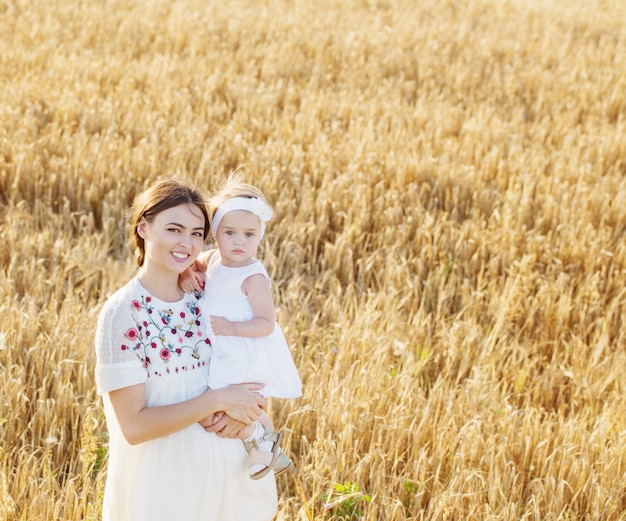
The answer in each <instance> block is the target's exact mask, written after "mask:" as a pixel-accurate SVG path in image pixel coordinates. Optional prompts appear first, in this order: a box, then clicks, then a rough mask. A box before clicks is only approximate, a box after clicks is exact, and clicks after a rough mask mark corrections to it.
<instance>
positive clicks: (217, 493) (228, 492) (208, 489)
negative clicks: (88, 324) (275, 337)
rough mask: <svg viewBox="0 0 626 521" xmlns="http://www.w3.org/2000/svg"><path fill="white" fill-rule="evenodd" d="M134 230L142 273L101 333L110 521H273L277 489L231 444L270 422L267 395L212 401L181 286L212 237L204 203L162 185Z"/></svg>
mask: <svg viewBox="0 0 626 521" xmlns="http://www.w3.org/2000/svg"><path fill="white" fill-rule="evenodd" d="M131 227H132V238H133V241H134V244H135V250H136V261H137V265H138V266H139V271H138V273H137V274H136V276H135V277H134V278H133V279H132V280H130V282H128V283H127V284H126V285H125V286H124V287H122V288H120V289H119V290H117V291H116V292H115V293H114V294H113V295H112V296H111V298H110V299H109V300H108V301H107V302H106V303H105V304H104V306H103V308H102V311H101V313H100V317H99V319H98V326H97V330H96V342H95V343H96V355H97V362H96V385H97V389H98V393H99V394H101V395H102V397H103V401H104V411H105V415H106V421H107V426H108V429H109V452H108V468H107V481H106V486H105V492H104V502H103V507H102V512H103V514H102V519H103V521H146V520H148V519H149V520H150V521H171V520H172V519H184V520H185V521H269V520H271V519H272V518H273V517H274V515H275V512H276V507H277V494H276V483H275V480H274V479H273V478H272V477H271V476H268V477H267V479H263V480H259V481H251V480H250V479H249V477H248V465H247V459H248V458H247V454H246V451H245V450H244V449H243V447H242V446H241V442H240V441H239V440H238V439H228V438H230V437H232V436H235V437H236V436H238V431H240V430H241V426H242V425H244V424H248V425H250V424H252V422H253V421H255V420H256V419H258V418H259V417H260V414H261V412H262V407H263V406H265V400H264V399H263V398H262V397H261V396H260V395H259V393H258V392H256V391H257V390H258V389H260V387H261V386H260V385H255V384H246V385H238V386H230V387H224V388H222V389H219V390H214V389H208V388H209V385H208V383H209V382H208V380H209V372H210V371H211V372H212V371H215V368H214V367H212V366H211V364H210V356H211V346H210V343H209V341H208V337H207V334H206V331H207V327H206V326H207V324H206V319H205V316H204V315H203V314H202V312H201V311H200V309H199V306H198V302H197V300H196V297H195V296H194V295H185V294H184V293H183V292H182V290H181V289H180V288H179V286H178V277H179V275H180V273H181V272H182V271H184V270H185V269H187V268H188V267H189V266H190V265H191V264H192V263H193V262H194V261H195V259H196V257H197V255H198V254H199V253H200V252H201V251H202V249H203V246H204V242H205V238H206V235H207V234H208V229H209V219H208V211H207V208H206V206H205V204H204V199H203V197H202V196H201V195H200V194H199V193H198V192H196V191H194V190H192V189H190V188H188V187H186V186H184V185H181V184H180V183H177V182H175V181H163V182H160V183H157V184H155V185H154V186H152V187H151V188H150V189H148V190H147V191H146V192H144V193H143V194H142V195H141V196H140V197H139V198H138V199H137V201H136V204H135V207H134V211H133V217H132V222H131ZM215 416H217V417H219V418H220V419H219V421H218V422H215V425H212V426H211V427H209V428H208V429H207V430H209V431H213V432H206V430H205V428H204V427H203V424H204V423H205V421H204V420H206V419H207V418H208V419H211V420H212V419H213V418H214V417H215ZM208 423H213V422H208ZM214 432H219V433H220V436H227V437H228V438H225V437H218V436H217V435H216V434H215V433H214Z"/></svg>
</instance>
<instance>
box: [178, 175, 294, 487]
mask: <svg viewBox="0 0 626 521" xmlns="http://www.w3.org/2000/svg"><path fill="white" fill-rule="evenodd" d="M209 206H210V208H211V210H212V214H213V219H212V230H213V235H214V237H215V241H216V243H217V247H218V249H217V250H209V251H207V252H204V253H201V254H200V255H199V256H198V260H197V261H196V267H197V268H198V271H206V275H205V280H204V281H202V278H201V277H197V276H195V277H190V276H189V275H187V277H186V278H184V279H181V287H182V288H183V289H186V290H188V291H192V290H198V289H199V288H200V287H201V286H202V282H204V296H203V297H202V298H201V299H200V309H201V310H202V314H203V315H205V316H207V317H210V328H209V337H210V339H211V344H212V346H213V356H212V358H211V373H210V377H209V386H210V387H211V388H212V389H221V388H223V387H225V386H229V385H233V384H240V383H244V382H259V383H262V384H264V387H263V389H261V390H260V391H259V392H260V393H261V394H262V395H263V396H264V397H270V396H273V397H277V398H296V397H298V396H301V395H302V391H301V387H302V382H301V381H300V377H299V376H298V371H297V369H296V367H295V364H294V362H293V359H292V357H291V353H290V352H289V347H288V345H287V342H286V340H285V336H284V335H283V332H282V331H281V329H280V327H279V326H278V324H277V323H276V318H275V312H274V302H273V298H272V293H271V282H270V278H269V276H268V274H267V271H266V270H265V268H264V267H263V265H262V264H261V263H260V262H259V261H258V260H257V259H256V258H255V255H256V252H257V248H258V246H259V243H260V241H261V238H262V237H263V234H264V232H265V223H266V222H267V221H268V220H269V219H270V218H271V217H272V210H271V209H270V207H269V206H268V205H267V203H266V201H265V198H264V197H263V194H262V193H261V192H260V191H259V190H258V189H256V188H254V187H253V186H251V185H248V184H246V183H243V182H241V181H240V180H239V179H238V178H236V177H232V176H231V177H230V178H229V179H228V181H227V182H226V185H225V186H224V188H223V189H222V190H221V191H220V192H218V193H217V194H216V195H215V197H213V199H212V200H211V203H210V205H209ZM244 435H247V437H246V438H245V439H244V446H245V447H246V450H247V451H248V453H249V455H250V476H251V477H252V478H253V479H259V478H262V477H263V476H265V475H266V474H267V473H268V472H269V471H270V470H272V469H273V470H274V474H275V475H278V474H280V473H281V472H284V471H285V470H287V469H288V468H289V467H290V466H291V461H290V460H289V459H288V458H287V456H285V455H284V453H283V452H282V451H281V450H280V447H279V444H280V440H281V435H280V433H278V432H276V431H274V429H273V427H272V424H271V421H270V420H269V418H268V417H267V415H265V414H264V415H262V418H261V421H259V422H256V423H255V425H254V426H253V427H250V428H248V429H246V430H245V431H243V432H242V436H244Z"/></svg>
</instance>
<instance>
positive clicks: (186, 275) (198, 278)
mask: <svg viewBox="0 0 626 521" xmlns="http://www.w3.org/2000/svg"><path fill="white" fill-rule="evenodd" d="M178 285H179V286H180V289H182V290H183V291H184V292H185V293H194V292H195V293H199V292H201V291H202V290H204V273H202V272H201V271H196V266H195V265H193V264H192V265H191V266H190V267H189V268H187V269H186V270H185V271H183V272H182V273H181V274H180V275H179V276H178Z"/></svg>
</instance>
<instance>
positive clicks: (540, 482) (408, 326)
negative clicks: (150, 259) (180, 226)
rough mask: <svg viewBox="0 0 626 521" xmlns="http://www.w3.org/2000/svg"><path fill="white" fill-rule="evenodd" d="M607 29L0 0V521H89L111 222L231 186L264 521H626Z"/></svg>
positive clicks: (370, 4)
mask: <svg viewBox="0 0 626 521" xmlns="http://www.w3.org/2000/svg"><path fill="white" fill-rule="evenodd" d="M625 20H626V4H624V3H623V2H618V1H615V2H612V1H608V0H597V1H596V0H569V1H567V2H566V1H564V0H554V1H552V2H550V1H542V0H468V1H466V2H460V1H454V0H423V1H418V0H343V1H339V0H317V1H315V0H259V1H252V0H234V1H226V2H216V1H214V0H202V1H201V0H75V1H69V0H46V1H44V0H0V237H2V240H3V245H2V247H1V248H0V268H1V269H0V316H1V320H0V520H2V521H13V520H29V521H39V520H42V521H43V520H45V521H48V520H68V521H70V520H71V521H73V520H83V519H84V520H96V519H99V514H100V504H101V499H102V492H103V483H104V478H105V475H106V455H107V436H106V428H105V424H104V417H103V413H102V410H101V402H100V400H99V398H98V396H97V395H96V393H95V382H94V363H95V356H94V352H93V336H94V329H95V321H96V318H97V315H98V312H99V309H100V307H101V305H102V304H103V303H104V301H105V299H106V298H107V297H108V296H109V295H110V294H111V293H112V292H113V291H114V290H115V289H116V288H118V287H119V286H121V285H122V284H123V283H124V282H125V281H126V280H128V278H129V277H131V276H132V275H133V273H134V266H133V263H132V253H131V251H130V249H129V248H128V246H127V239H126V227H125V223H126V218H127V208H128V206H129V205H130V204H131V202H132V200H133V198H134V196H135V195H136V194H137V193H138V192H139V191H141V190H143V189H144V188H145V187H146V186H148V185H149V184H150V183H152V182H153V181H155V180H156V179H158V178H161V177H167V176H170V175H176V176H178V177H180V178H182V179H185V180H189V181H190V182H193V183H195V184H196V185H197V186H198V187H199V188H201V189H202V190H204V191H206V193H207V194H209V193H210V192H211V191H213V190H214V189H215V187H216V186H217V184H219V183H220V182H221V180H223V178H224V176H226V175H227V174H228V173H229V172H231V171H232V170H234V169H237V168H239V169H240V170H241V172H242V174H243V175H244V176H245V178H246V179H247V180H248V181H250V182H252V183H255V184H257V185H259V186H260V187H261V188H262V189H263V190H264V191H265V193H266V194H267V196H268V199H269V200H270V202H271V204H272V205H273V207H274V209H275V212H276V217H275V219H274V220H273V221H272V222H271V223H270V225H269V227H268V233H267V235H266V237H265V238H264V243H263V252H262V258H263V261H264V263H265V264H266V266H267V267H268V271H269V272H270V274H271V275H272V277H273V279H274V286H273V288H274V296H275V300H276V305H277V310H278V320H279V323H280V324H281V326H282V327H283V329H284V331H285V334H286V336H287V339H288V341H289V343H290V345H291V347H292V350H293V355H294V359H295V361H296V363H297V365H298V368H299V370H300V373H301V376H302V379H303V382H304V396H303V397H302V398H299V399H297V400H293V401H281V402H274V403H272V404H271V415H272V417H273V418H274V421H275V423H276V424H277V425H278V426H281V428H282V430H283V433H284V435H285V440H286V441H285V450H286V452H287V453H288V454H289V455H290V456H291V457H292V459H293V460H294V461H295V463H296V469H295V470H294V471H293V472H291V473H290V474H288V475H286V476H284V477H280V478H278V489H279V498H280V504H279V512H278V515H277V517H276V519H277V521H286V520H302V521H304V520H331V519H344V520H356V519H363V520H367V521H374V520H376V521H387V520H389V521H391V520H393V521H398V520H405V519H411V520H441V521H443V520H532V521H540V520H541V521H552V520H606V521H609V520H619V519H626V485H625V483H626V404H625V400H624V393H625V392H626V372H625V371H624V368H625V364H626V339H625V333H624V328H623V327H622V322H623V319H624V317H625V311H626V310H625V299H626V285H625V280H626V279H625V277H626V265H625V256H626V241H625V236H624V234H625V228H626V29H625Z"/></svg>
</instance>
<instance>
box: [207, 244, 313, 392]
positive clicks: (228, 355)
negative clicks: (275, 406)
mask: <svg viewBox="0 0 626 521" xmlns="http://www.w3.org/2000/svg"><path fill="white" fill-rule="evenodd" d="M255 274H262V275H263V276H264V277H265V278H266V279H267V281H268V284H271V281H270V278H269V275H268V274H267V271H266V270H265V268H264V267H263V265H262V264H261V263H260V262H259V261H258V260H257V259H254V262H252V263H251V264H249V265H247V266H242V267H237V268H232V267H228V266H224V265H223V264H222V263H221V257H220V254H219V251H215V253H213V255H211V258H210V259H209V265H208V267H207V271H206V281H205V288H204V297H202V298H201V299H200V309H201V310H202V314H203V316H205V317H207V320H208V317H209V316H210V315H218V316H222V317H226V318H227V319H228V320H231V321H235V322H243V321H248V320H251V319H252V318H254V312H253V311H252V307H251V306H250V302H249V301H248V297H247V296H246V294H245V293H244V292H243V291H242V290H241V285H242V284H243V281H244V280H245V279H247V278H248V277H250V276H252V275H255ZM208 334H209V337H210V339H211V343H212V345H213V357H212V359H211V371H210V374H209V385H210V386H211V388H212V389H220V388H222V387H225V386H227V385H231V384H238V383H246V382H256V383H262V384H265V387H264V388H263V389H262V390H261V391H259V392H260V393H261V394H262V395H263V396H266V397H269V396H274V397H277V398H296V397H298V396H301V395H302V382H301V381H300V376H299V375H298V370H297V369H296V366H295V364H294V361H293V358H292V357H291V352H290V351H289V346H288V345H287V341H286V340H285V335H284V334H283V332H282V330H281V329H280V326H279V325H278V324H275V326H274V331H273V332H272V333H271V334H270V335H268V336H265V337H261V338H244V337H237V336H216V335H215V333H213V330H212V329H211V326H210V324H209V326H208Z"/></svg>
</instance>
